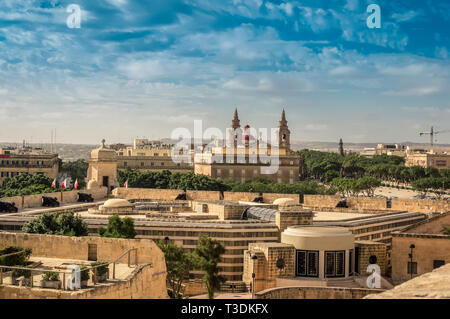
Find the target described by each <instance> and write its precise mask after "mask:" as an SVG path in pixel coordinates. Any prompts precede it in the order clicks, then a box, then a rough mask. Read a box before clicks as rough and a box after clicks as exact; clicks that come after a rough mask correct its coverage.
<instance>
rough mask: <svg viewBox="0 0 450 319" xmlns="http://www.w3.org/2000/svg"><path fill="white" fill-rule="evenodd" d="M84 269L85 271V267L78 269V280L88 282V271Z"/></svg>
mask: <svg viewBox="0 0 450 319" xmlns="http://www.w3.org/2000/svg"><path fill="white" fill-rule="evenodd" d="M84 269H87V267H86V266H81V267H80V280H81V281H88V280H89V278H90V277H91V276H90V275H89V269H87V270H84Z"/></svg>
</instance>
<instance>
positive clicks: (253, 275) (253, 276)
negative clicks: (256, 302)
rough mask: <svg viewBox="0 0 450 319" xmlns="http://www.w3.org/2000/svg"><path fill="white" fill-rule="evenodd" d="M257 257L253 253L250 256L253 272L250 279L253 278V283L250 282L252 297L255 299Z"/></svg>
mask: <svg viewBox="0 0 450 319" xmlns="http://www.w3.org/2000/svg"><path fill="white" fill-rule="evenodd" d="M257 259H258V256H256V255H253V256H252V260H253V273H252V280H253V284H252V299H255V262H256V260H257Z"/></svg>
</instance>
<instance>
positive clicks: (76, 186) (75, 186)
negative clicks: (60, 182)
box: [73, 178, 78, 189]
mask: <svg viewBox="0 0 450 319" xmlns="http://www.w3.org/2000/svg"><path fill="white" fill-rule="evenodd" d="M73 187H74V188H75V189H78V178H77V179H76V180H75V184H74V186H73Z"/></svg>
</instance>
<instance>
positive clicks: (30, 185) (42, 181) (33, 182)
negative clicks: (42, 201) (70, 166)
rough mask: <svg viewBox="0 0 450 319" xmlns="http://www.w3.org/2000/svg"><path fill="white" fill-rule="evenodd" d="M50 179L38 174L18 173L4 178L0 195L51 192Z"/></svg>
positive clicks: (52, 190) (52, 189)
mask: <svg viewBox="0 0 450 319" xmlns="http://www.w3.org/2000/svg"><path fill="white" fill-rule="evenodd" d="M51 185H52V179H51V178H48V177H45V176H44V175H40V174H35V175H32V174H20V175H17V176H14V177H13V178H10V179H8V180H6V181H5V182H4V184H3V186H2V187H0V197H12V196H24V195H31V194H42V193H51V192H54V191H55V189H54V188H52V187H51Z"/></svg>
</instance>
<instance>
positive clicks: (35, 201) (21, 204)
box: [0, 187, 108, 209]
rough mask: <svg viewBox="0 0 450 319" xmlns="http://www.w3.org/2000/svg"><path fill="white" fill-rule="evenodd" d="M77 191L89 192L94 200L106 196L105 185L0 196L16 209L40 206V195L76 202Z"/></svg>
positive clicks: (65, 202)
mask: <svg viewBox="0 0 450 319" xmlns="http://www.w3.org/2000/svg"><path fill="white" fill-rule="evenodd" d="M78 192H80V193H86V194H91V195H92V197H93V198H94V199H95V200H98V199H103V198H106V195H107V193H108V189H107V188H106V187H101V188H98V189H90V190H72V191H66V192H54V193H44V194H33V195H25V196H15V197H4V198H0V201H2V202H13V203H15V204H16V207H17V208H18V209H24V208H31V207H41V206H42V196H47V197H56V199H57V200H58V201H59V202H60V203H61V204H67V203H76V202H77V200H78Z"/></svg>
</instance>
